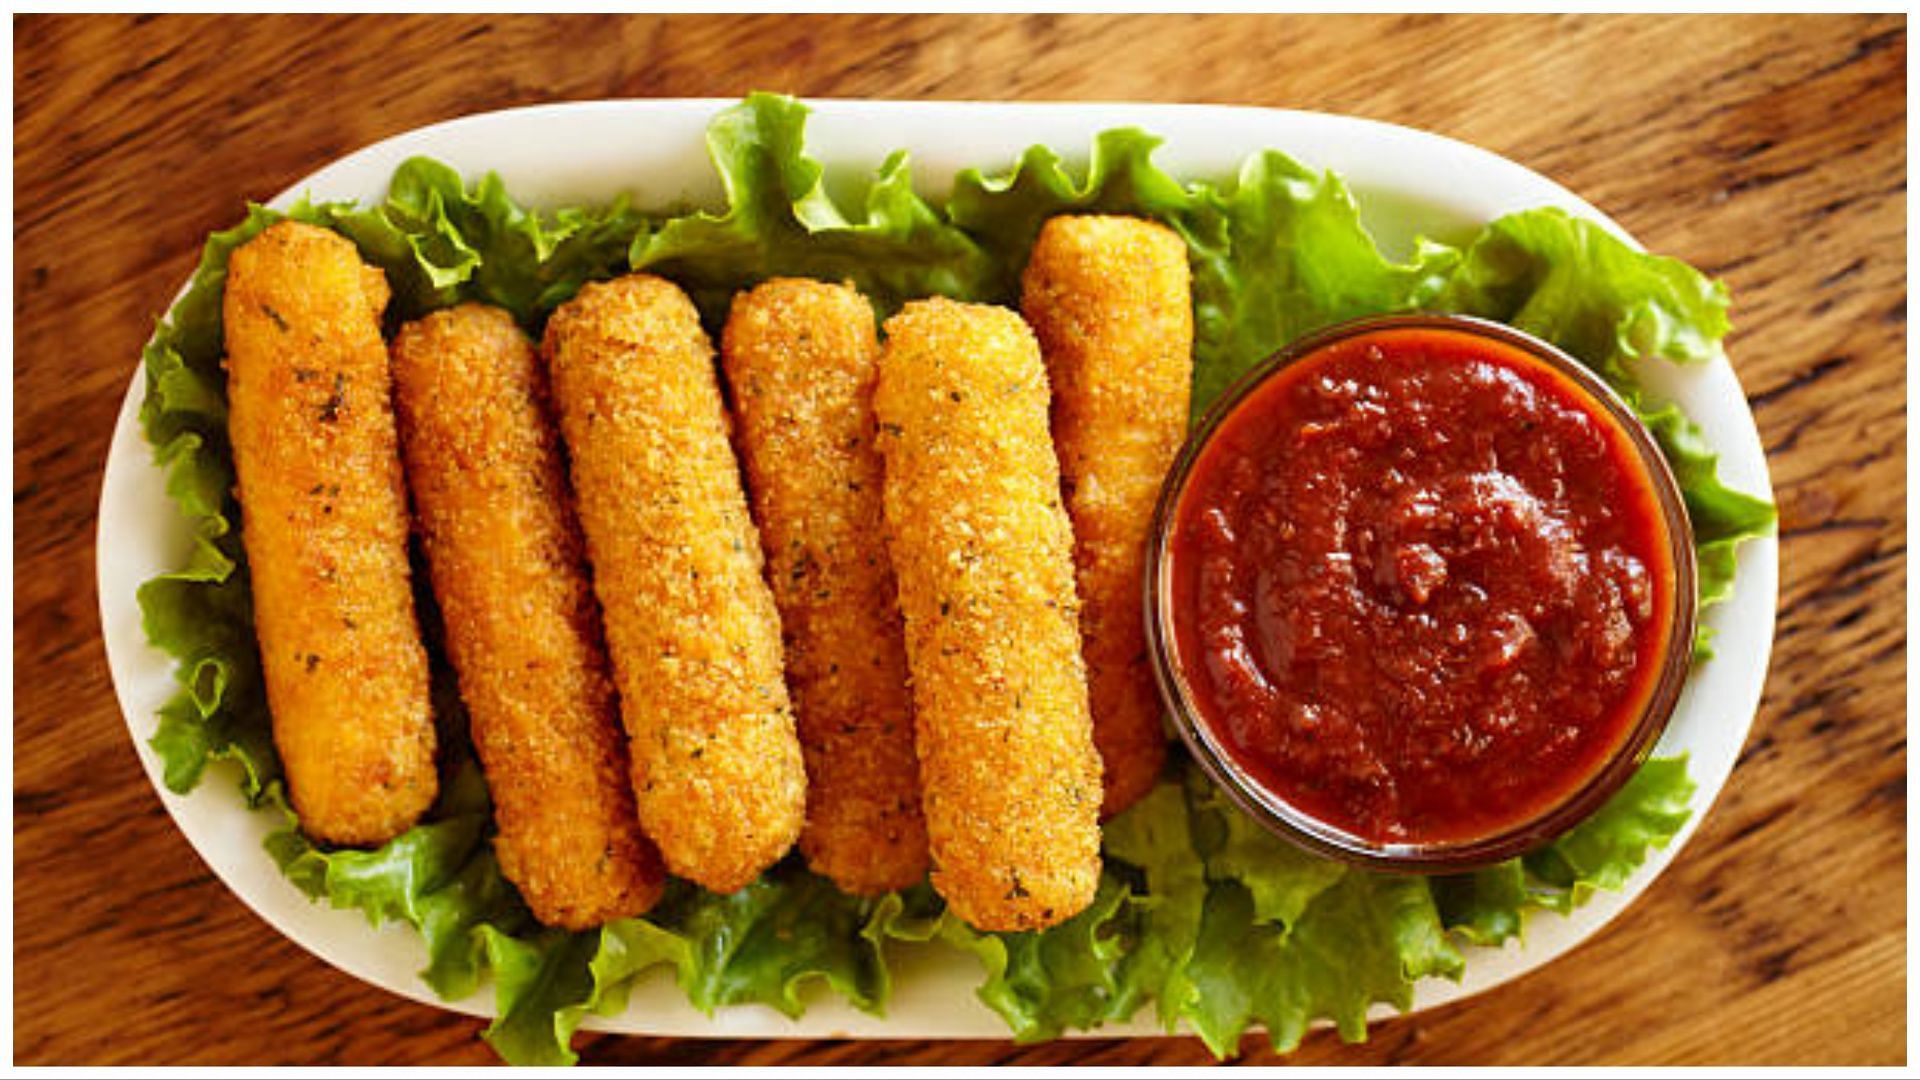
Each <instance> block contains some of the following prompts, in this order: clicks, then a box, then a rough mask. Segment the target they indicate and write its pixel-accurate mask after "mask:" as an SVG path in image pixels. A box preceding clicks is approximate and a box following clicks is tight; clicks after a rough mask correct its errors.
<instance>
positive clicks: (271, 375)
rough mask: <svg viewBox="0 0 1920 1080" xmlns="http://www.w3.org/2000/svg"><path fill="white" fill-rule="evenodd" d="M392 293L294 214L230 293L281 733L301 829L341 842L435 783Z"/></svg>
mask: <svg viewBox="0 0 1920 1080" xmlns="http://www.w3.org/2000/svg"><path fill="white" fill-rule="evenodd" d="M387 297H388V292H387V282H386V278H385V277H384V276H383V275H382V274H381V273H380V271H379V270H378V269H375V268H374V267H371V266H367V265H365V264H364V263H362V262H361V261H360V256H359V252H358V251H357V250H355V248H354V246H353V244H352V243H350V242H348V241H347V240H346V239H345V238H344V237H341V236H339V235H337V234H335V233H333V232H330V231H328V230H326V229H322V228H317V227H315V226H311V225H303V224H299V223H296V222H282V223H280V224H277V225H274V226H272V227H270V228H268V229H267V230H266V231H264V232H262V233H261V234H260V235H259V236H256V237H254V238H253V239H252V240H250V241H248V242H247V243H246V244H244V245H242V246H241V247H240V249H239V250H237V251H235V252H234V253H233V258H232V260H231V261H230V263H229V264H228V267H227V284H226V293H225V296H224V297H223V300H222V315H223V318H224V321H225V327H226V348H227V397H228V405H229V410H228V417H227V424H228V432H229V434H230V436H231V438H232V441H233V461H234V471H235V474H236V475H237V477H238V491H239V498H240V505H241V508H242V510H243V512H244V515H245V522H244V524H245V528H246V547H247V572H248V574H249V576H250V579H251V583H252V586H253V608H254V627H255V631H256V633H257V634H258V635H259V638H260V663H261V669H262V673H263V675H264V677H265V681H266V691H267V704H268V707H269V709H270V710H271V712H272V714H273V739H274V743H275V745H276V746H277V747H278V748H279V751H280V760H281V762H282V764H283V765H284V767H285V769H286V777H287V789H288V792H289V794H290V795H291V797H292V800H293V807H294V810H295V811H296V812H297V813H298V814H299V815H300V824H301V828H302V829H304V830H305V831H306V833H307V835H309V836H311V837H313V838H314V839H315V840H319V841H322V842H325V843H332V844H345V845H367V844H378V843H382V842H384V841H386V840H389V839H392V838H393V837H395V836H397V835H399V834H400V833H402V832H404V831H406V829H407V828H408V827H409V826H411V825H412V824H413V823H414V822H415V821H416V820H417V819H418V818H419V817H420V815H421V814H422V813H423V812H424V811H425V810H426V809H427V806H428V804H430V803H432V802H433V798H434V794H435V792H436V790H437V788H438V778H437V777H436V775H435V773H434V761H433V753H434V731H433V712H432V706H431V704H430V698H429V689H428V677H427V654H426V649H425V647H424V646H423V645H422V643H421V639H420V627H419V623H418V622H417V621H416V619H415V616H414V610H413V590H412V585H411V582H410V579H411V571H410V569H409V567H408V564H407V497H406V489H405V487H404V485H403V481H402V478H401V470H400V448H399V445H398V436H397V435H396V433H395V430H394V416H393V404H392V401H391V398H390V397H389V394H390V391H391V379H390V375H389V371H388V366H387V347H386V343H385V342H383V341H382V340H381V339H380V315H381V312H382V311H383V310H385V308H386V306H387Z"/></svg>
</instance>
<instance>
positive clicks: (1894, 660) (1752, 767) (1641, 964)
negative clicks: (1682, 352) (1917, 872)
mask: <svg viewBox="0 0 1920 1080" xmlns="http://www.w3.org/2000/svg"><path fill="white" fill-rule="evenodd" d="M1906 49H1907V42H1906V20H1905V18H1904V17H1903V16H1900V15H1881V16H1844V17H1790V16H1751V17H1726V16H1719V17H1674V18H1668V17H1658V18H1655V17H1575V16H1541V17H1493V16H1487V17H1464V18H1462V17H1438V16H1395V17H1357V16H1356V17H1339V18H1327V17H1302V16H1235V17H1230V18H1192V17H1164V18H1161V17H1155V18H1141V17H1125V18H1105V17H1094V16H1073V17H973V16H968V17H960V16H956V17H895V16H885V17H881V16H848V17H832V18H794V17H779V16H757V17H632V18H603V17H598V16H594V17H585V16H581V17H560V16H550V17H538V18H408V19H393V18H359V17H355V18H264V19H240V18H211V19H203V18H183V17H163V18H155V17H142V18H119V17H70V18H52V17H24V16H22V17H18V18H16V19H15V23H14V120H15V135H14V169H15V187H14V198H15V207H14V243H15V246H14V318H15V329H14V349H15V352H14V365H15V366H14V377H13V391H14V404H13V417H14V425H15V426H14V473H13V492H14V495H13V499H14V514H15V517H14V549H13V553H14V578H13V580H14V695H15V696H14V703H15V710H16V711H15V719H14V759H13V761H14V874H15V877H14V900H15V905H16V906H15V909H14V924H13V925H14V939H13V941H14V1029H13V1038H14V1049H15V1054H16V1055H17V1060H18V1061H20V1062H21V1063H26V1064H49V1063H69V1064H73V1063H135V1062H145V1063H186V1064H216V1063H220V1064H239V1063H262V1062H279V1063H300V1064H321V1063H357V1064H368V1063H439V1064H455V1065H458V1064H480V1063H485V1062H488V1061H490V1060H492V1056H491V1052H490V1051H489V1050H488V1049H487V1047H486V1046H485V1045H484V1044H482V1043H481V1042H480V1041H479V1038H478V1034H479V1030H480V1026H481V1025H480V1024H479V1023H478V1022H477V1021H474V1020H471V1019H467V1018H465V1017H461V1016H457V1015H455V1014H452V1013H447V1012H442V1011H439V1010H436V1009H432V1008H427V1007H423V1006H420V1005H416V1004H413V1003H410V1002H407V1001H404V1000H402V999H400V998H397V997H394V996H391V995H389V994H387V993H384V992H382V991H379V990H376V989H373V988H370V987H368V986H365V985H362V984H361V983H359V982H357V981H355V980H354V979H352V978H350V977H349V976H346V975H343V974H341V973H339V972H338V971H335V970H334V969H333V968H331V967H329V966H327V965H326V964H325V963H322V962H321V961H319V960H317V959H315V958H314V957H312V956H310V955H308V954H307V953H305V952H303V951H302V950H301V949H299V948H298V947H296V946H295V945H293V944H291V943H290V942H288V941H286V940H285V939H283V938H281V937H280V936H279V935H278V934H276V933H275V932H274V931H273V930H272V929H270V928H269V927H268V926H267V925H266V924H265V923H263V922H262V921H260V920H259V919H258V918H257V917H255V916H254V915H253V914H251V913H250V912H249V911H248V910H247V909H246V908H245V907H243V906H242V905H241V904H240V903H239V902H238V901H237V900H235V899H234V898H233V897H232V896H230V895H229V894H228V893H227V892H226V890H225V889H224V888H223V887H222V886H221V885H220V883H219V882H218V881H217V880H216V879H215V878H214V877H213V876H212V875H211V873H209V871H208V870H207V868H206V866H205V865H203V864H202V863H201V861H200V860H199V858H197V857H196V856H195V855H194V853H193V851H192V850H191V849H190V848H189V847H188V845H187V844H186V842H185V841H184V839H183V838H182V837H181V836H180V834H179V833H178V832H177V831H176V830H175V829H174V827H173V824H172V822H171V821H170V819H169V818H168V816H167V814H166V813H165V811H164V810H163V809H162V808H161V805H160V803H159V800H158V799H157V798H156V797H155V795H154V793H153V792H152V790H151V789H150V788H149V786H148V784H147V782H146V780H145V779H144V777H143V776H142V774H141V770H140V767H139V764H138V762H137V761H136V758H135V751H134V747H133V746H132V744H131V743H130V742H129V740H128V739H127V736H126V731H125V727H124V725H123V723H122V720H121V715H120V710H119V706H118V705H117V703H116V701H115V699H114V695H113V691H112V688H111V686H110V685H109V682H108V676H107V668H106V663H105V657H104V654H103V652H102V648H101V644H100V634H99V624H98V616H97V614H96V611H97V607H96V597H95V594H94V589H93V587H92V582H93V580H94V572H93V559H94V550H93V530H94V514H95V506H96V502H97V499H98V493H99V484H100V472H101V466H102V463H103V461H104V460H105V457H106V449H107V441H108V435H109V432H110V430H111V428H112V425H113V421H114V417H115V414H116V412H117V410H118V408H119V404H120V400H121V395H122V393H123V392H124V390H125V388H126V385H127V380H128V378H129V377H130V376H131V374H132V372H133V370H134V365H135V363H136V361H137V357H138V355H139V350H140V346H141V343H142V342H143V341H144V340H145V339H146V337H147V335H148V333H149V331H150V330H151V329H152V325H153V320H154V318H155V316H157V315H158V314H159V313H160V312H161V311H162V310H163V309H164V307H165V306H166V304H167V302H168V300H169V299H170V297H171V296H172V295H173V293H174V290H175V289H176V288H178V286H179V284H180V282H181V281H182V280H184V279H185V277H186V276H187V275H188V273H189V272H190V271H191V269H192V267H193V265H194V260H195V257H196V253H197V251H198V248H199V245H200V242H201V240H202V238H203V237H204V236H205V235H206V234H207V233H208V232H209V231H211V230H214V229H217V228H221V227H224V226H226V225H227V224H229V223H230V222H231V221H233V220H234V219H235V217H236V216H237V214H238V213H239V211H240V208H241V201H242V200H243V199H249V198H252V199H261V198H265V197H267V196H269V195H271V194H273V193H274V192H277V191H279V190H280V189H281V188H283V187H285V186H286V185H288V184H289V183H291V182H292V181H294V180H295V179H297V178H298V177H300V176H302V175H304V174H305V173H307V172H309V171H311V170H313V169H314V168H315V167H317V166H319V165H320V164H322V163H324V162H326V161H328V160H330V159H332V158H334V157H336V156H338V155H340V154H343V153H346V152H348V151H351V150H353V149H355V148H357V147H360V146H362V145H365V144H367V143H370V142H373V141H375V140H378V139H381V138H384V137H386V136H389V135H392V134H395V133H398V132H402V131H406V130H408V129H410V128H414V127H417V126H419V125H423V124H428V123H432V122H434V121H438V120H445V119H448V118H450V117H455V116H459V115H462V114H466V113H473V112H480V111H484V110H489V109H497V108H502V107H506V106H513V105H524V104H530V103H534V102H544V101H559V100H573V99H587V98H619V97H704V96H721V97H729V96H735V95H738V94H740V93H743V92H745V91H747V90H749V89H754V88H763V89H772V90H783V91H788V92H792V93H798V94H801V95H814V96H840V97H895V98H949V99H953V98H988V99H1001V98H1015V99H1020V98H1024V99H1082V100H1127V99H1140V100H1164V101H1195V102H1232V103H1242V104H1254V105H1273V106H1290V107H1297V108H1306V109H1316V110H1322V111H1328V112H1336V113H1348V114H1354V115H1359V116H1366V117H1372V118H1376V119H1380V120H1388V121H1394V122H1397V123H1401V124H1407V125H1411V126H1414V127H1420V128H1426V129H1429V130H1432V131H1436V132H1439V133H1442V134H1445V135H1450V136H1453V137H1455V138H1459V139H1464V140H1466V141H1468V142H1472V143H1477V144H1479V145H1481V146H1484V147H1487V148H1488V149H1491V150H1493V151H1495V152H1497V153H1500V154H1504V155H1506V156H1508V157H1510V158H1512V159H1514V160H1516V161H1519V162H1521V163H1523V164H1525V165H1528V166H1530V167H1532V168H1534V169H1536V170H1538V171H1540V172H1542V173H1545V174H1546V175H1548V176H1551V177H1554V178H1556V179H1558V180H1559V181H1561V182H1562V183H1564V184H1566V185H1567V186H1568V187H1570V188H1572V189H1573V190H1574V191H1577V192H1579V193H1580V194H1582V195H1583V196H1585V197H1586V198H1587V199H1589V200H1590V201H1592V202H1593V203H1594V204H1596V205H1598V206H1599V207H1601V208H1603V209H1604V210H1606V211H1607V212H1608V213H1609V214H1611V215H1612V216H1613V217H1615V218H1616V219H1617V220H1619V221H1620V222H1621V223H1622V224H1623V225H1624V226H1626V228H1627V229H1629V230H1630V231H1631V232H1633V233H1634V234H1635V235H1636V236H1638V237H1639V238H1640V239H1641V240H1642V241H1643V242H1645V243H1646V244H1647V245H1648V246H1649V247H1650V248H1652V249H1654V250H1656V251H1660V252H1663V253H1668V254H1673V255H1677V256H1679V257H1682V258H1684V259H1687V260H1689V261H1691V262H1692V263H1694V264H1695V265H1697V266H1700V267H1701V268H1703V269H1705V270H1706V271H1708V272H1710V273H1712V274H1715V275H1718V276H1720V277H1723V278H1724V279H1725V280H1726V281H1727V282H1728V283H1729V284H1730V285H1731V287H1732V290H1733V295H1734V299H1735V319H1736V325H1737V329H1736V331H1735V334H1734V336H1733V338H1732V340H1731V342H1730V351H1731V353H1732V356H1733V361H1734V365H1735V368H1736V370H1737V371H1738V373H1739V376H1740V379H1741V381H1742V382H1743V384H1744V385H1745V387H1746V389H1747V392H1748V394H1749V396H1750V398H1751V400H1752V403H1753V409H1754V414H1755V416H1756V417H1757V418H1758V420H1759V425H1760V431H1761V434H1762V437H1763V440H1764V442H1765V444H1766V447H1767V452H1768V455H1769V459H1770V464H1771V467H1772V472H1773V480H1774V484H1775V490H1776V494H1777V496H1778V500H1779V504H1780V512H1781V526H1780V534H1781V540H1782V543H1781V560H1782V569H1783V573H1782V581H1781V591H1780V602H1781V608H1780V621H1779V628H1778V631H1777V638H1776V649H1775V653H1774V660H1773V666H1772V671H1771V674H1770V677H1769V679H1768V684H1767V692H1766V697H1765V701H1764V703H1763V705H1762V707H1761V710H1760V714H1759V717H1758V719H1757V720H1756V722H1755V724H1754V728H1753V733H1752V736H1751V738H1750V740H1749V742H1748V744H1747V747H1746V750H1745V752H1744V753H1743V755H1742V756H1741V758H1740V762H1739V765H1738V767H1737V768H1736V770H1735V771H1734V774H1733V778H1732V780H1731V782H1730V783H1729V784H1728V786H1727V788H1726V790H1725V792H1724V793H1723V794H1722V796H1721V798H1720V800H1719V802H1718V803H1717V804H1716V805H1715V806H1714V808H1713V810H1712V812H1711V814H1710V815H1709V816H1708V818H1707V820H1706V821H1705V823H1704V826H1703V827H1702V829H1701V830H1700V832H1699V834H1698V835H1697V836H1696V837H1695V838H1694V840H1693V842H1692V843H1691V844H1690V845H1689V846H1688V848H1687V849H1686V851H1685V852H1684V853H1683V854H1682V855H1681V856H1680V858H1679V859H1678V860H1677V861H1676V862H1675V863H1674V865H1673V866H1672V868H1671V869H1670V870H1669V871H1668V872H1667V873H1666V874H1665V875H1664V876H1663V877H1662V878H1661V879H1660V880H1659V881H1658V882H1657V883H1656V884H1655V885H1654V886H1653V888H1652V889H1651V890H1650V891H1649V892H1648V893H1647V894H1646V895H1645V896H1644V897H1642V898H1641V899H1640V900H1639V901H1638V902H1637V903H1636V904H1635V905H1634V906H1633V907H1632V908H1631V909H1630V910H1629V911H1628V912H1627V913H1626V914H1625V915H1624V916H1622V917H1621V918H1620V919H1619V920H1618V921H1617V922H1616V923H1615V924H1613V925H1612V926H1610V927H1609V928H1608V929H1607V930H1605V931H1604V932H1603V933H1601V934H1599V935H1598V936H1597V937H1595V938H1594V939H1592V940H1591V941H1590V942H1588V943H1587V944H1585V945H1583V946H1582V947H1581V948H1579V949H1578V950H1577V951H1575V952H1573V953H1572V954H1570V955H1568V956H1566V957H1564V958H1562V959H1560V960H1559V961H1557V962H1555V963H1553V964H1551V965H1548V966H1547V967H1545V968H1543V969H1541V970H1539V971H1537V972H1535V973H1533V974H1531V975H1529V976H1526V977H1524V978H1522V979H1520V980H1518V981H1516V982H1513V983H1510V984H1508V985H1506V986H1503V987H1500V988H1498V989H1496V990H1493V991H1491V992H1489V993H1487V994H1484V995H1482V996H1480V997H1477V998H1474V999H1472V1000H1469V1001H1466V1002H1463V1003H1458V1004H1455V1005H1452V1006H1449V1007H1446V1008H1441V1009H1437V1010H1433V1011H1431V1012H1429V1013H1423V1014H1420V1015H1417V1016H1413V1017H1402V1018H1399V1019H1395V1020H1392V1021H1389V1022H1386V1023H1382V1024H1379V1025H1377V1026H1376V1027H1375V1028H1374V1030H1373V1033H1372V1038H1371V1040H1370V1041H1369V1042H1367V1043H1366V1044H1364V1045H1360V1046H1348V1045H1345V1044H1343V1043H1341V1042H1340V1041H1339V1040H1338V1039H1337V1038H1335V1037H1333V1036H1332V1035H1331V1034H1329V1033H1324V1032H1323V1033H1320V1034H1317V1035H1315V1036H1314V1037H1311V1038H1309V1039H1308V1040H1307V1042H1306V1044H1305V1046H1303V1047H1302V1048H1301V1049H1300V1051H1299V1052H1298V1053H1297V1054H1295V1055H1293V1057H1292V1059H1291V1060H1293V1061H1296V1062H1301V1063H1362V1064H1377V1063H1384V1062H1410V1063H1425V1064H1501V1063H1509V1064H1511V1063H1586V1064H1596V1063H1625V1062H1637V1063H1695V1062H1717V1063H1762V1062H1766V1063H1897V1062H1903V1061H1905V1060H1906V1054H1907V1026H1906V1023H1907V1021H1906V1008H1905V1002H1906V884H1905V874H1904V865H1905V858H1906V831H1905V820H1906V797H1907V787H1906V748H1907V743H1906V722H1905V715H1906V709H1905V704H1906V699H1905V692H1904V689H1903V687H1904V673H1905V670H1906V631H1905V585H1906V573H1907V571H1906V543H1907V541H1906V527H1905V524H1904V517H1903V505H1904V496H1905V488H1906V472H1905V467H1904V462H1903V459H1904V453H1903V451H1904V447H1905V439H1906V409H1905V403H1904V397H1903V393H1904V390H1903V383H1904V378H1903V376H1904V370H1905V369H1904V367H1903V362H1902V357H1903V355H1904V346H1905V338H1906V325H1907V322H1906V312H1907V301H1906V277H1905V272H1904V263H1903V261H1902V260H1903V256H1904V253H1905V251H1906V216H1905V212H1904V205H1905V200H1906V142H1905V135H1904V132H1905V128H1906V111H1905V101H1906V77H1905V70H1906ZM108 600H109V602H111V603H121V604H124V603H129V602H130V600H131V598H129V597H110V598H108ZM1728 719H1729V722H1732V721H1734V720H1737V719H1738V718H1735V717H1729V718H1728ZM579 1046H580V1048H581V1049H582V1051H583V1056H584V1060H586V1061H587V1062H590V1063H649V1062H651V1063H667V1062H674V1063H693V1062H715V1063H721V1062H724V1063H756V1064H766V1063H775V1062H783V1063H811V1064H825V1063H855V1062H885V1063H893V1064H923V1063H962V1062H1007V1063H1023V1064H1038V1063H1065V1062H1073V1063H1099V1064H1130V1063H1145V1062H1153V1063H1198V1062H1204V1061H1206V1060H1208V1056H1207V1054H1206V1052H1205V1050H1204V1049H1203V1048H1202V1047H1201V1045H1200V1044H1199V1042H1198V1041H1197V1040H1194V1039H1191V1038H1165V1039H1143V1040H1118V1039H1093V1040H1073V1041H1063V1042H1058V1043H1054V1044H1050V1045H1041V1046H1034V1047H1015V1046H1013V1045H1012V1044H1010V1043H1006V1042H991V1041H988V1042H964V1043H923V1042H906V1041H903V1042H881V1043H849V1042H827V1043H809V1042H725V1041H700V1040H667V1039H637V1038H620V1037H611V1036H595V1037H583V1038H582V1039H581V1040H580V1041H579ZM1247 1047H1248V1051H1249V1052H1248V1055H1247V1058H1246V1060H1249V1061H1256V1062H1258V1061H1269V1060H1271V1057H1270V1055H1268V1054H1266V1053H1265V1052H1264V1042H1263V1041H1262V1040H1260V1039H1258V1038H1251V1039H1249V1040H1248V1042H1247Z"/></svg>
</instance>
